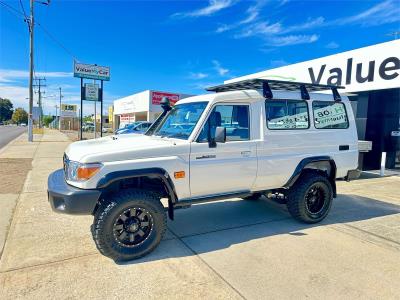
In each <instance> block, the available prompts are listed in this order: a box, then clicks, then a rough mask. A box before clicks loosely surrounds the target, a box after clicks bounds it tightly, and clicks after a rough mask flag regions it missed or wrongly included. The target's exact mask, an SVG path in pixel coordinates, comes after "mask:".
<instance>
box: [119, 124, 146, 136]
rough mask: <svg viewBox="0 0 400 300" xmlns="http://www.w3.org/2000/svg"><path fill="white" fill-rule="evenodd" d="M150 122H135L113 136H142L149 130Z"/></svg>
mask: <svg viewBox="0 0 400 300" xmlns="http://www.w3.org/2000/svg"><path fill="white" fill-rule="evenodd" d="M151 124H152V122H146V121H137V122H134V123H131V124H129V125H127V126H125V127H124V128H120V129H118V130H117V131H115V134H127V133H137V134H143V133H145V132H146V131H147V129H149V127H150V125H151Z"/></svg>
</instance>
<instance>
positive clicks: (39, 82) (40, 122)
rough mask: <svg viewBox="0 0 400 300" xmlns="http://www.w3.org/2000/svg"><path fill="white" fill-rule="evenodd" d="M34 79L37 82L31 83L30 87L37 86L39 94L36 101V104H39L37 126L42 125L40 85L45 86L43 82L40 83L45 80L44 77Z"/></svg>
mask: <svg viewBox="0 0 400 300" xmlns="http://www.w3.org/2000/svg"><path fill="white" fill-rule="evenodd" d="M35 80H36V81H37V82H38V84H33V85H32V87H38V94H39V101H38V105H39V127H40V128H41V127H42V93H43V92H42V90H41V88H42V87H45V86H46V85H45V84H42V81H46V78H44V77H43V78H38V77H37V78H35Z"/></svg>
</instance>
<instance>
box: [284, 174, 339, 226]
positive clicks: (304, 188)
mask: <svg viewBox="0 0 400 300" xmlns="http://www.w3.org/2000/svg"><path fill="white" fill-rule="evenodd" d="M332 201H333V189H332V185H331V183H330V181H329V179H328V178H327V177H326V176H324V175H322V174H321V173H320V172H318V171H306V172H304V173H303V174H302V175H301V176H300V178H299V179H298V180H297V181H296V183H295V184H294V185H293V186H292V187H291V188H290V189H289V191H288V194H287V208H288V211H289V213H290V214H291V215H292V216H293V217H294V218H295V219H297V220H299V221H301V222H304V223H318V222H320V221H322V220H323V219H324V218H325V217H326V216H327V215H328V213H329V210H330V209H331V206H332Z"/></svg>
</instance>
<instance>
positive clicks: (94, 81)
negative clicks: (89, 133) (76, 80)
mask: <svg viewBox="0 0 400 300" xmlns="http://www.w3.org/2000/svg"><path fill="white" fill-rule="evenodd" d="M95 84H96V80H94V79H93V85H95ZM93 102H94V138H96V133H97V132H96V131H97V122H96V117H97V116H96V104H97V103H96V102H97V101H93Z"/></svg>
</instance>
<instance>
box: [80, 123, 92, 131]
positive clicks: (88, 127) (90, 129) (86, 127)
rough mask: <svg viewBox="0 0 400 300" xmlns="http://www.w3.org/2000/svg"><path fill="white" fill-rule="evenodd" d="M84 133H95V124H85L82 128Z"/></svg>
mask: <svg viewBox="0 0 400 300" xmlns="http://www.w3.org/2000/svg"><path fill="white" fill-rule="evenodd" d="M82 129H83V131H90V132H92V131H94V123H89V122H88V123H84V124H83V126H82Z"/></svg>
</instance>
